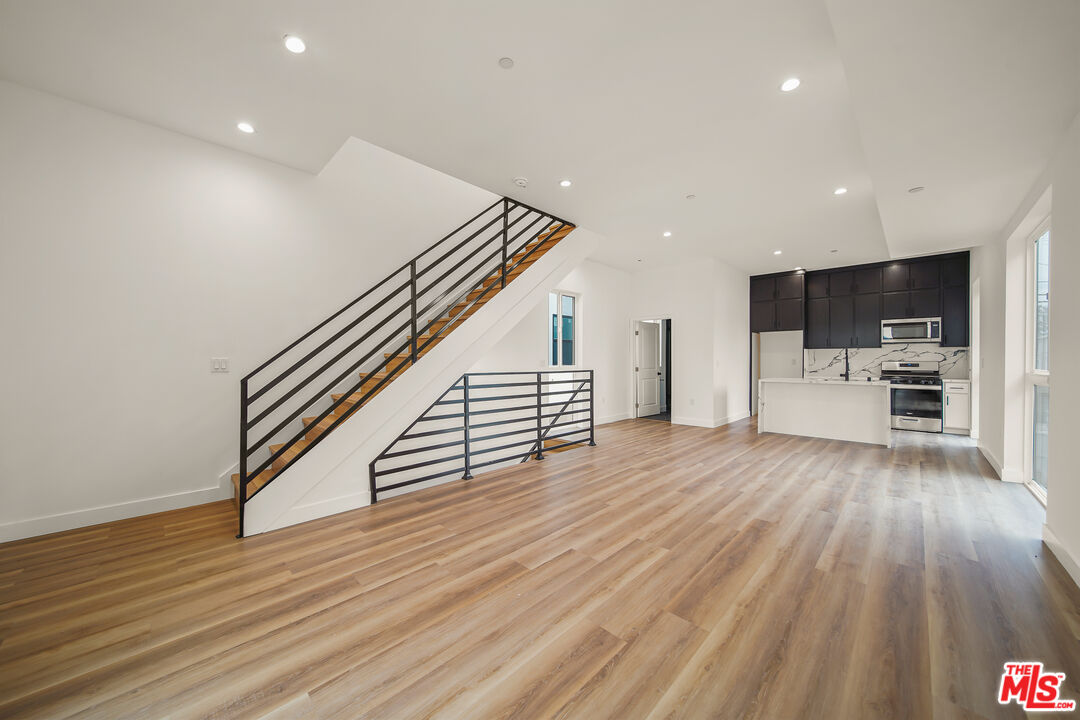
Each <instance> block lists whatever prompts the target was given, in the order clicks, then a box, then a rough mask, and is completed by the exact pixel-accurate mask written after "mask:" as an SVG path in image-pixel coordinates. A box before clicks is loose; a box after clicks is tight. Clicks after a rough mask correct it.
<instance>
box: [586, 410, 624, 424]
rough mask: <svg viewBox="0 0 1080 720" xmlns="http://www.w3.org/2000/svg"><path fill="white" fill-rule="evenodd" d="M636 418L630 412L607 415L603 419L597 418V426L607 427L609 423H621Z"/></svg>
mask: <svg viewBox="0 0 1080 720" xmlns="http://www.w3.org/2000/svg"><path fill="white" fill-rule="evenodd" d="M632 417H634V416H633V415H631V414H630V413H628V412H624V413H616V414H615V415H605V416H604V417H601V418H596V421H595V424H596V425H607V424H608V423H613V422H619V421H620V420H629V419H630V418H632Z"/></svg>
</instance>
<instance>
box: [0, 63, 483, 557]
mask: <svg viewBox="0 0 1080 720" xmlns="http://www.w3.org/2000/svg"><path fill="white" fill-rule="evenodd" d="M494 198H495V196H494V195H492V194H490V193H488V192H486V191H484V190H481V189H479V188H476V187H474V186H471V185H468V184H467V183H464V182H462V181H459V180H456V179H454V178H451V177H449V176H447V175H444V174H442V173H438V172H436V171H434V170H431V169H430V168H426V167H424V166H422V165H419V164H417V163H414V162H411V161H409V160H406V159H404V158H401V157H399V156H396V155H393V154H392V153H389V152H386V151H384V150H381V149H379V148H376V147H374V146H371V145H368V144H366V143H363V142H360V141H356V140H352V141H350V142H349V143H347V144H346V145H345V146H344V147H343V148H342V150H341V152H340V153H339V154H338V155H337V156H336V157H335V158H334V160H332V161H331V163H330V164H328V165H327V167H326V168H325V169H324V171H323V172H322V173H321V174H320V175H319V176H312V175H309V174H306V173H302V172H297V171H294V170H291V169H287V168H284V167H282V166H278V165H275V164H273V163H268V162H265V161H262V160H258V159H255V158H253V157H250V156H248V155H245V154H242V153H237V152H233V151H230V150H226V149H223V148H221V147H218V146H215V145H210V144H207V143H204V142H200V141H197V140H194V139H191V138H188V137H185V136H182V135H178V134H174V133H171V132H167V131H164V130H161V129H159V128H156V127H153V126H149V125H145V124H142V123H139V122H135V121H132V120H128V119H124V118H121V117H118V116H115V115H111V114H108V113H104V112H101V111H98V110H94V109H91V108H88V107H86V106H83V105H79V104H76V103H72V102H69V101H66V100H62V99H59V98H56V97H54V96H50V95H46V94H42V93H39V92H35V91H31V90H28V89H25V88H22V87H20V86H17V85H13V84H10V83H5V82H0V237H2V242H3V245H2V253H3V256H2V259H0V318H2V326H3V328H4V340H5V343H4V346H5V348H6V352H4V353H2V354H0V395H2V397H3V398H4V403H3V404H2V406H0V443H2V445H0V540H3V539H10V538H13V537H20V536H25V535H31V534H38V533H42V532H50V531H53V530H60V529H64V528H68V527H76V526H79V525H85V524H89V523H93V522H101V521H104V520H109V519H115V518H118V517H127V516H132V515H137V514H142V513H146V512H153V511H158V510H164V509H169V508H173V507H180V506H184V505H190V504H195V503H198V502H206V501H209V500H213V499H217V498H220V497H226V496H228V494H229V489H228V488H223V487H222V486H221V482H220V480H221V478H220V476H221V474H222V473H226V472H228V471H229V470H230V469H231V468H232V466H233V465H234V464H235V462H236V455H237V444H238V431H237V422H238V411H237V404H238V400H237V397H238V383H239V379H240V378H241V377H242V376H243V375H244V374H246V373H247V372H248V371H249V370H251V369H252V368H253V367H254V366H255V365H257V364H258V363H259V362H261V361H262V360H264V359H265V358H266V357H268V356H269V355H271V354H272V353H273V352H275V351H276V350H278V349H280V348H281V347H282V346H284V345H285V344H287V343H288V342H290V341H291V340H292V339H294V338H295V337H296V336H298V335H299V334H301V333H302V332H303V331H305V330H307V329H308V328H309V327H311V326H312V325H313V324H314V323H315V322H317V321H319V320H321V319H322V318H323V317H325V316H326V315H328V314H329V313H330V312H332V311H333V310H336V309H337V308H338V307H340V306H341V305H343V304H344V303H345V302H347V301H348V300H350V299H351V298H352V297H354V296H355V295H357V294H359V293H360V292H362V291H363V290H365V289H367V288H368V287H369V286H371V285H372V284H373V283H374V282H375V281H377V280H378V279H380V278H381V277H383V276H384V275H385V274H386V273H387V272H389V271H390V270H392V269H394V268H396V267H397V266H398V265H400V264H401V263H402V262H404V261H405V260H406V259H407V258H408V257H409V256H411V255H413V254H414V253H415V252H416V251H418V250H420V249H421V248H423V247H426V246H428V245H430V244H431V243H433V242H434V241H435V240H437V239H438V238H439V237H441V236H442V235H444V234H445V233H446V232H448V231H449V230H451V229H453V228H454V227H455V226H457V225H458V224H460V223H461V222H462V221H464V220H465V219H466V218H468V217H469V216H470V215H472V214H473V213H475V212H477V211H478V210H479V209H481V208H482V207H484V206H486V205H487V204H489V203H490V202H492V200H494ZM212 356H225V357H229V358H230V360H231V373H230V374H216V375H214V374H211V373H210V372H209V370H210V358H211V357H212Z"/></svg>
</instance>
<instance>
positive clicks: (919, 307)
mask: <svg viewBox="0 0 1080 720" xmlns="http://www.w3.org/2000/svg"><path fill="white" fill-rule="evenodd" d="M881 315H882V318H883V319H885V320H897V319H903V318H924V317H925V318H928V317H939V316H940V315H941V291H940V290H938V289H937V288H934V289H933V290H907V291H904V292H887V293H883V294H882V296H881Z"/></svg>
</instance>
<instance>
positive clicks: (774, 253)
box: [772, 250, 784, 255]
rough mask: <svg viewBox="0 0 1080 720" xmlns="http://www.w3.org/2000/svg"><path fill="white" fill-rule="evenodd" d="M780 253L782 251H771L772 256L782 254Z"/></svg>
mask: <svg viewBox="0 0 1080 720" xmlns="http://www.w3.org/2000/svg"><path fill="white" fill-rule="evenodd" d="M782 252H784V251H783V250H773V251H772V254H773V255H779V254H780V253H782Z"/></svg>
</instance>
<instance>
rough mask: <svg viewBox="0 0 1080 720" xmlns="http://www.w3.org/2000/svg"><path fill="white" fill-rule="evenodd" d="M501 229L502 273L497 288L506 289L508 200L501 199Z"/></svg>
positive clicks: (508, 239) (508, 228) (508, 232)
mask: <svg viewBox="0 0 1080 720" xmlns="http://www.w3.org/2000/svg"><path fill="white" fill-rule="evenodd" d="M502 221H503V229H502V272H500V273H499V286H500V288H506V262H507V259H508V258H507V257H506V252H507V249H508V246H509V245H510V225H509V222H510V198H503V216H502Z"/></svg>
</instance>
